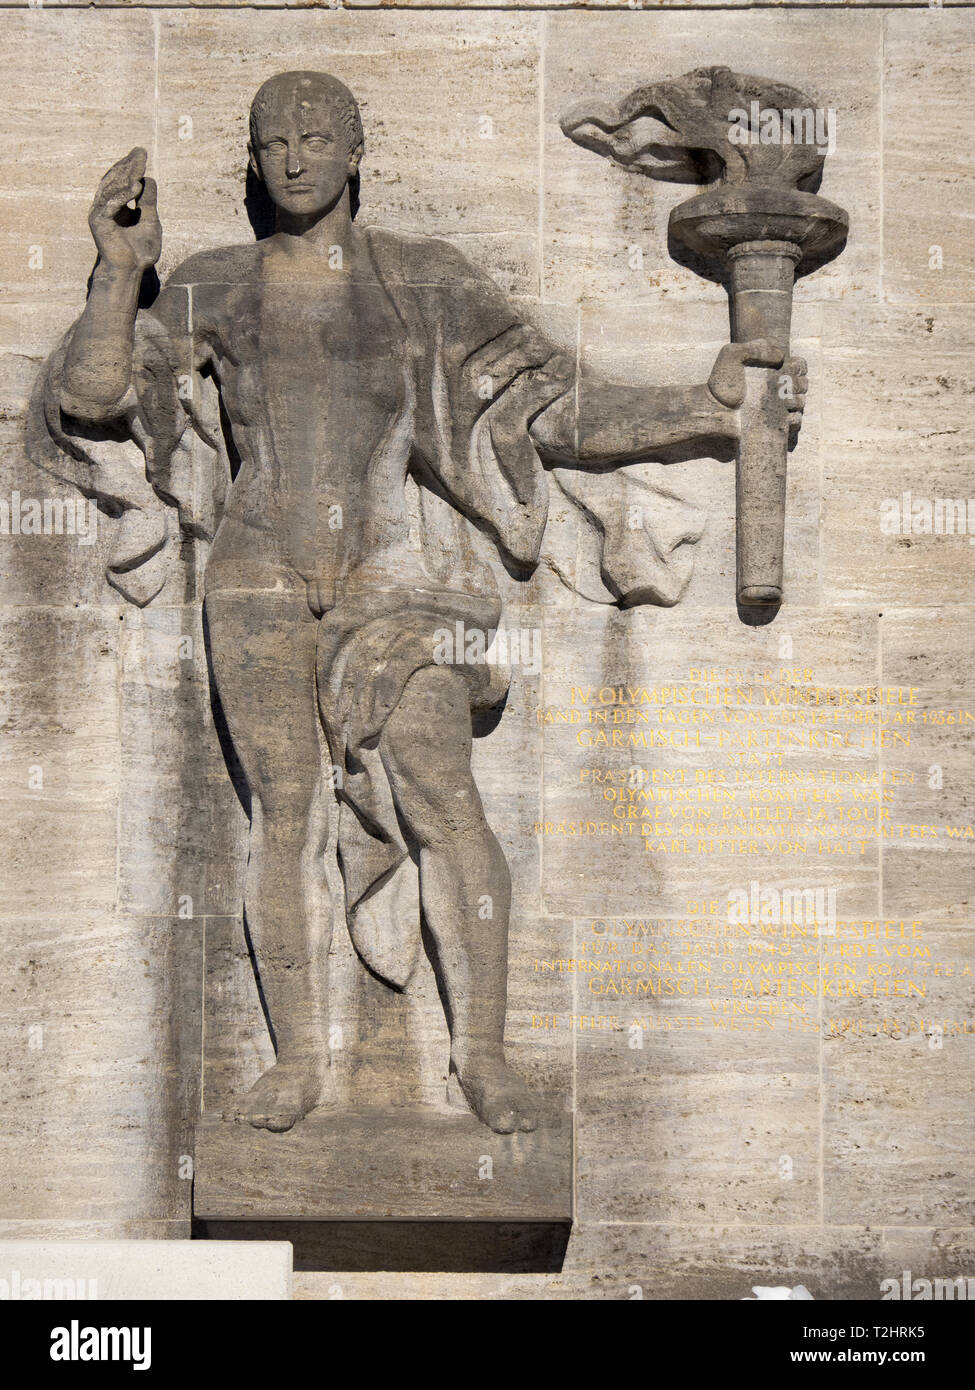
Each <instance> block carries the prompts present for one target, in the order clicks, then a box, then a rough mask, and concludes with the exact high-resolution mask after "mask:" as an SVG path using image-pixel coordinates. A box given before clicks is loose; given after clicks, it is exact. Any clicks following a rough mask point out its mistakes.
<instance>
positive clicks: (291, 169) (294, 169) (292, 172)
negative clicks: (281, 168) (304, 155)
mask: <svg viewBox="0 0 975 1390" xmlns="http://www.w3.org/2000/svg"><path fill="white" fill-rule="evenodd" d="M285 171H286V173H287V175H288V178H289V179H296V178H297V177H298V175H299V174H303V173H304V170H303V169H302V167H301V162H300V160H299V159H298V156H297V155H291V154H289V155H288V163H287V165H286V166H285Z"/></svg>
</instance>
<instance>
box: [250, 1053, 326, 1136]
mask: <svg viewBox="0 0 975 1390" xmlns="http://www.w3.org/2000/svg"><path fill="white" fill-rule="evenodd" d="M320 1097H321V1083H320V1082H319V1080H318V1078H317V1077H316V1076H315V1073H314V1069H313V1068H310V1067H309V1066H308V1065H307V1063H304V1062H275V1064H274V1066H273V1067H269V1068H268V1070H267V1071H266V1072H265V1073H264V1075H263V1076H260V1077H258V1079H257V1080H256V1081H255V1082H254V1085H253V1086H252V1087H251V1088H250V1090H249V1091H248V1092H247V1093H246V1095H243V1096H241V1098H240V1099H239V1100H238V1101H237V1103H236V1105H235V1106H234V1110H233V1118H234V1119H235V1120H236V1121H237V1122H238V1123H239V1124H240V1123H247V1124H252V1125H253V1126H254V1128H255V1129H270V1130H273V1131H274V1133H275V1134H282V1133H283V1132H284V1131H285V1130H286V1129H291V1127H292V1126H293V1125H295V1124H297V1122H298V1121H299V1120H303V1119H304V1118H305V1116H306V1115H307V1114H308V1112H309V1110H314V1108H315V1106H316V1105H317V1104H318V1102H319V1099H320Z"/></svg>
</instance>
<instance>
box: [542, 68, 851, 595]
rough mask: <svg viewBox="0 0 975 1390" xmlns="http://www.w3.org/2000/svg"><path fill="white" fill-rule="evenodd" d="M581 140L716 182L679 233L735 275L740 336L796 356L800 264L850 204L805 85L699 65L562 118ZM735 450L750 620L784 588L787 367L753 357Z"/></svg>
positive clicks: (806, 267)
mask: <svg viewBox="0 0 975 1390" xmlns="http://www.w3.org/2000/svg"><path fill="white" fill-rule="evenodd" d="M561 125H562V130H563V131H564V133H565V134H566V135H567V136H568V137H569V139H570V140H574V141H575V142H576V144H578V145H583V146H584V147H585V148H586V149H590V150H595V151H596V153H597V154H602V155H605V156H607V157H608V158H610V159H612V160H613V161H614V163H616V164H619V165H621V167H622V168H624V169H629V170H631V171H634V172H636V173H640V174H645V175H647V176H648V177H650V178H656V179H666V180H669V181H672V182H680V183H696V184H698V185H701V184H710V185H712V186H711V187H709V188H708V190H707V192H705V193H701V194H699V195H698V196H697V197H695V198H690V199H689V200H688V201H687V202H685V203H681V204H679V205H678V206H677V207H675V208H674V209H673V211H672V212H671V214H670V236H671V239H672V240H673V241H676V242H678V243H679V244H680V245H682V246H683V247H685V248H687V249H688V250H690V251H692V252H694V253H696V254H697V255H698V256H700V257H702V258H703V259H704V261H705V262H706V263H707V264H708V266H713V267H714V269H715V270H717V271H718V272H719V273H720V275H721V276H722V278H724V279H725V282H726V285H727V288H728V295H729V299H730V307H731V337H732V341H733V342H749V341H752V340H755V339H760V338H763V339H767V340H768V341H769V342H770V343H772V344H773V345H774V346H775V347H776V348H777V349H779V350H781V352H782V354H783V357H785V356H788V352H789V335H790V328H791V320H792V292H793V286H794V284H795V277H796V276H797V275H802V274H805V273H806V272H808V271H810V270H814V269H817V268H818V267H819V266H820V265H823V264H825V262H826V261H828V260H831V259H832V258H833V257H834V256H836V255H837V254H838V253H839V252H840V251H841V250H842V247H843V243H844V241H845V237H846V232H847V228H848V220H847V215H846V213H845V212H844V211H843V209H842V208H839V207H837V206H836V205H835V204H834V203H830V202H828V201H827V200H826V199H825V198H821V197H818V196H817V195H816V194H815V193H813V192H811V191H810V189H811V188H812V187H816V186H818V182H819V178H820V175H821V173H822V167H823V161H824V159H825V157H826V152H827V151H826V148H824V145H825V144H827V143H828V141H829V139H830V138H831V136H830V133H829V132H828V131H827V129H826V127H825V122H824V118H823V112H822V110H821V109H819V110H817V109H816V107H815V106H814V103H813V102H812V101H811V100H810V98H809V97H807V96H805V95H804V94H803V93H802V92H799V91H796V89H795V88H793V87H786V86H783V85H782V84H781V83H776V82H771V81H768V80H767V79H765V78H761V77H748V76H743V75H742V74H740V73H734V72H732V71H731V70H730V69H729V68H721V67H713V68H698V69H696V70H695V71H694V72H689V73H686V74H685V75H684V76H683V77H681V78H678V79H677V80H676V81H673V82H660V83H657V84H655V85H653V86H648V87H639V88H637V89H636V90H635V91H633V92H630V93H629V95H628V96H625V97H623V98H622V99H621V100H620V101H619V102H617V103H615V104H614V103H609V102H607V103H600V104H591V103H585V104H582V105H579V106H576V107H573V109H572V110H571V111H568V112H567V113H566V114H565V115H564V116H563V118H562V122H561ZM745 375H746V394H745V400H744V402H743V404H742V407H741V435H740V440H739V444H738V455H737V484H736V494H737V533H736V544H737V571H738V574H737V592H738V604H739V610H740V612H741V615H742V617H743V618H744V619H746V620H747V621H751V622H755V621H769V620H770V619H771V618H773V617H774V616H775V613H776V612H777V610H778V606H779V604H780V603H781V601H782V552H783V541H784V535H785V486H786V457H787V454H788V449H789V442H790V441H789V424H788V404H789V403H788V400H787V399H786V398H785V397H784V396H783V393H782V392H780V390H779V375H780V374H779V373H778V372H777V371H773V370H770V369H768V368H762V367H746V371H745Z"/></svg>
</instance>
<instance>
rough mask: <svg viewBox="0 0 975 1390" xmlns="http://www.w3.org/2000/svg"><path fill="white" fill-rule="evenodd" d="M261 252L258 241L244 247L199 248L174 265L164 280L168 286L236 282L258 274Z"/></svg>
mask: <svg viewBox="0 0 975 1390" xmlns="http://www.w3.org/2000/svg"><path fill="white" fill-rule="evenodd" d="M261 257H262V251H261V244H260V242H258V241H255V242H252V243H250V244H249V245H246V246H221V247H218V248H217V249H215V250H213V251H198V252H197V253H196V255H195V256H190V257H189V258H188V259H187V260H185V261H183V262H182V264H181V265H179V266H177V267H176V269H175V270H174V271H173V273H172V275H170V277H169V279H168V280H167V281H166V287H167V288H169V286H170V285H205V284H218V285H219V284H224V285H239V284H241V282H244V283H246V282H247V281H248V280H253V279H255V278H256V277H257V274H258V269H259V266H260V263H261Z"/></svg>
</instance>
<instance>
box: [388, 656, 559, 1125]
mask: <svg viewBox="0 0 975 1390" xmlns="http://www.w3.org/2000/svg"><path fill="white" fill-rule="evenodd" d="M379 751H380V754H381V756H382V760H383V765H384V767H385V769H386V772H387V775H388V776H389V781H390V786H391V787H392V791H393V797H394V800H395V802H396V806H397V808H398V810H399V812H400V814H401V815H402V816H403V818H404V820H405V821H406V823H407V825H408V826H409V828H410V831H411V832H412V834H413V836H414V837H415V839H416V841H417V843H418V845H419V849H420V894H421V899H422V902H423V909H424V913H425V915H426V919H427V923H428V925H429V927H430V931H431V933H432V935H433V938H434V940H435V942H436V945H437V952H438V955H439V958H440V963H441V968H442V970H443V976H444V987H445V991H446V994H447V1004H448V1008H449V1011H450V1029H451V1049H450V1060H451V1065H452V1067H453V1069H454V1071H455V1072H456V1073H457V1077H458V1080H459V1081H460V1084H461V1088H462V1089H463V1092H464V1095H465V1096H466V1097H467V1100H468V1103H469V1104H470V1106H471V1108H472V1109H473V1110H474V1111H475V1112H476V1114H477V1115H478V1116H479V1118H480V1119H481V1120H483V1121H484V1123H485V1124H487V1125H490V1127H491V1128H492V1129H494V1130H497V1131H498V1132H499V1133H501V1134H510V1133H511V1132H512V1131H513V1130H517V1129H524V1130H529V1129H534V1128H535V1124H536V1118H535V1111H536V1106H535V1103H534V1101H533V1100H532V1097H531V1094H530V1092H529V1091H528V1089H527V1087H526V1086H525V1083H524V1082H523V1081H522V1080H521V1078H520V1077H519V1076H518V1075H517V1074H516V1073H515V1072H513V1071H511V1069H510V1068H509V1067H508V1065H507V1063H506V1061H505V1057H504V1020H505V1008H506V1003H507V981H508V915H509V911H510V906H511V879H510V876H509V873H508V866H507V864H506V863H505V858H504V855H503V853H502V851H501V846H500V845H499V844H498V842H497V840H496V839H495V837H494V834H493V833H492V831H491V828H490V827H489V825H488V824H487V821H486V820H485V819H484V810H483V807H482V806H481V798H480V796H479V795H478V791H477V787H476V786H475V785H474V779H473V776H472V775H471V765H470V757H471V712H470V704H469V701H468V695H467V685H466V682H465V681H464V679H463V677H462V676H461V675H460V674H459V673H458V672H456V671H452V670H450V669H449V668H448V667H443V666H433V667H426V668H424V669H423V670H421V671H418V672H417V673H416V674H415V675H414V676H413V677H412V678H411V679H410V681H409V682H408V683H407V686H406V688H405V690H404V692H403V695H402V698H401V699H400V702H399V704H398V705H397V707H396V709H395V711H394V712H393V714H392V715H391V716H390V718H389V719H388V720H387V721H386V726H385V728H384V730H383V733H382V737H381V739H380V743H379Z"/></svg>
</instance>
